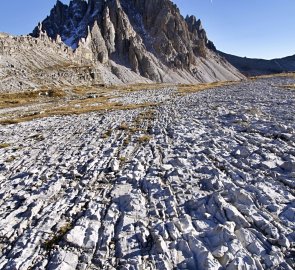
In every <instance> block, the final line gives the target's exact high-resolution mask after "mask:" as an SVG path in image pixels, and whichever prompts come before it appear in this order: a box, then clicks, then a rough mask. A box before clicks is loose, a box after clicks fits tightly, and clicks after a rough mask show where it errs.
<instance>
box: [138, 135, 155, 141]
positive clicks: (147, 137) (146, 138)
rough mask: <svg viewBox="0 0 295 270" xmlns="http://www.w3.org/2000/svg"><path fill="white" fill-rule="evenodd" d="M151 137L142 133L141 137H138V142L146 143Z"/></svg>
mask: <svg viewBox="0 0 295 270" xmlns="http://www.w3.org/2000/svg"><path fill="white" fill-rule="evenodd" d="M151 139H152V137H151V136H149V135H142V136H141V137H139V138H138V142H139V143H148V142H149V141H150V140H151Z"/></svg>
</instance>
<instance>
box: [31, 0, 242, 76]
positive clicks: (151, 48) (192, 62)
mask: <svg viewBox="0 0 295 270" xmlns="http://www.w3.org/2000/svg"><path fill="white" fill-rule="evenodd" d="M41 26H42V27H41V28H40V27H36V28H35V29H34V30H33V32H32V34H31V35H32V36H34V37H38V36H39V35H40V33H42V32H44V31H45V32H46V33H47V34H48V36H49V37H51V38H52V39H54V40H56V39H57V38H58V37H60V38H61V40H62V41H63V42H64V43H65V44H66V45H68V46H69V47H71V48H72V49H74V50H81V48H80V47H79V46H80V45H81V40H85V41H86V40H88V42H86V43H85V42H84V45H83V46H84V49H85V47H88V49H89V50H90V51H91V52H92V54H93V60H94V61H96V62H97V63H100V64H108V65H112V63H116V64H118V65H120V66H124V67H127V68H129V69H130V70H132V71H133V72H135V73H137V74H140V75H141V76H143V77H146V78H148V79H151V80H153V81H160V82H161V81H176V80H178V79H179V76H180V77H185V78H186V79H185V80H188V81H192V82H193V81H212V80H219V79H221V78H219V77H218V76H217V77H216V74H218V73H222V74H224V73H227V75H222V77H227V76H228V75H229V74H231V75H230V77H231V78H230V79H234V77H236V76H237V75H236V74H235V75H233V73H236V70H231V71H228V69H232V67H230V66H229V65H228V63H226V64H224V65H226V67H225V66H224V65H223V66H222V65H221V64H220V62H221V61H217V58H218V56H217V55H215V54H214V53H213V50H212V49H214V45H213V46H212V44H213V43H210V42H209V41H208V38H207V35H206V32H205V30H204V29H203V27H202V24H201V21H200V20H197V19H196V17H195V16H190V17H187V18H186V19H184V18H183V16H182V15H181V14H180V12H179V9H178V8H177V6H176V5H175V4H173V3H172V2H171V1H170V0H88V1H84V0H72V1H71V2H70V3H69V5H65V4H63V3H62V2H60V1H57V3H56V5H55V6H54V7H53V9H52V10H51V12H50V15H49V16H47V18H45V20H44V21H43V22H42V25H41ZM213 59H215V60H214V61H215V64H214V65H211V64H210V65H209V64H208V63H207V64H205V62H208V61H211V62H212V60H213ZM216 61H217V62H216ZM203 65H204V67H202V66H203ZM205 66H206V67H205ZM208 66H210V69H216V68H219V67H218V66H220V71H221V72H220V71H218V72H215V71H213V70H210V72H209V73H210V74H209V75H208V74H207V75H206V77H207V78H204V74H205V73H208V71H206V69H208ZM202 69H203V71H202V72H199V71H201V70H202ZM197 73H199V74H197ZM176 74H177V75H176Z"/></svg>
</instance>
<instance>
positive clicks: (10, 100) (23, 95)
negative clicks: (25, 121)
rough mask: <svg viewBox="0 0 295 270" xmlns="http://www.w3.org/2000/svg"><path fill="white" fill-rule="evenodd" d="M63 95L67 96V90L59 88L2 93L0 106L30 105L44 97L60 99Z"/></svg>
mask: <svg viewBox="0 0 295 270" xmlns="http://www.w3.org/2000/svg"><path fill="white" fill-rule="evenodd" d="M62 97H65V92H64V91H62V90H61V89H58V88H56V89H46V90H45V89H42V90H36V91H26V92H17V93H7V94H0V108H1V109H2V108H11V107H17V106H22V105H28V104H31V103H35V102H37V101H38V100H40V99H42V98H43V99H44V98H47V99H48V98H49V99H54V98H59V99H60V98H62Z"/></svg>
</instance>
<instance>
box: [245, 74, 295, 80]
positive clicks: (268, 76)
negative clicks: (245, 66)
mask: <svg viewBox="0 0 295 270" xmlns="http://www.w3.org/2000/svg"><path fill="white" fill-rule="evenodd" d="M274 77H291V78H295V72H287V73H277V74H269V75H260V76H252V77H249V79H251V80H257V79H269V78H274Z"/></svg>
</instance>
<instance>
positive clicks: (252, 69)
mask: <svg viewBox="0 0 295 270" xmlns="http://www.w3.org/2000/svg"><path fill="white" fill-rule="evenodd" d="M219 54H220V55H222V56H223V57H224V58H225V59H226V60H227V61H228V62H230V63H231V64H232V65H233V66H235V67H236V68H237V69H238V70H239V71H240V72H241V73H243V74H244V75H246V76H258V75H267V74H274V73H282V72H294V71H295V55H292V56H288V57H284V58H278V59H272V60H264V59H253V58H246V57H239V56H235V55H231V54H226V53H223V52H219Z"/></svg>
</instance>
